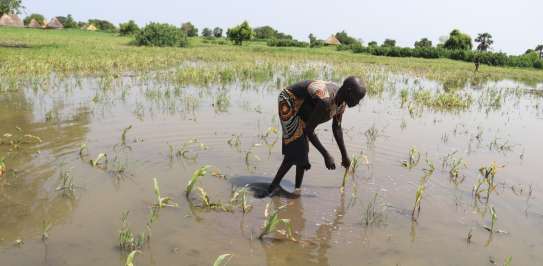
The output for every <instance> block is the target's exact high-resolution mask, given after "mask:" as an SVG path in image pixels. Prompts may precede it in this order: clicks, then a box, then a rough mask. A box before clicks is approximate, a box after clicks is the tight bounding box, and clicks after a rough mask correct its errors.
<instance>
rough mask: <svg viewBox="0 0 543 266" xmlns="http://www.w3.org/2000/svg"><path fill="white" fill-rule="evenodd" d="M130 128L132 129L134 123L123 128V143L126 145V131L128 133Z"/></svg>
mask: <svg viewBox="0 0 543 266" xmlns="http://www.w3.org/2000/svg"><path fill="white" fill-rule="evenodd" d="M130 129H132V125H129V126H128V127H126V128H124V129H123V133H122V135H121V145H126V133H128V130H130Z"/></svg>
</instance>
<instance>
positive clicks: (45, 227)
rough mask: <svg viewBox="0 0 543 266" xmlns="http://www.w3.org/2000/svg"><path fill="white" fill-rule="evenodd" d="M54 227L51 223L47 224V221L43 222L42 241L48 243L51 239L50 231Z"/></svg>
mask: <svg viewBox="0 0 543 266" xmlns="http://www.w3.org/2000/svg"><path fill="white" fill-rule="evenodd" d="M52 226H53V225H52V224H51V223H50V222H47V221H45V220H43V222H42V227H41V240H42V241H44V242H45V241H47V239H49V230H51V227H52Z"/></svg>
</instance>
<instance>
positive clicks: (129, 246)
mask: <svg viewBox="0 0 543 266" xmlns="http://www.w3.org/2000/svg"><path fill="white" fill-rule="evenodd" d="M144 244H145V233H141V234H140V235H139V236H134V234H133V233H132V231H130V228H129V226H128V211H125V212H123V213H122V215H121V230H120V231H119V247H120V248H121V249H122V250H126V251H134V250H136V249H139V248H142V247H143V245H144Z"/></svg>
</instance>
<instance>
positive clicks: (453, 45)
mask: <svg viewBox="0 0 543 266" xmlns="http://www.w3.org/2000/svg"><path fill="white" fill-rule="evenodd" d="M443 48H445V49H450V50H471V48H472V43H471V37H470V36H469V35H467V34H465V33H462V32H460V31H459V30H457V29H454V30H453V31H451V33H450V34H449V39H448V40H447V41H446V42H445V43H444V44H443Z"/></svg>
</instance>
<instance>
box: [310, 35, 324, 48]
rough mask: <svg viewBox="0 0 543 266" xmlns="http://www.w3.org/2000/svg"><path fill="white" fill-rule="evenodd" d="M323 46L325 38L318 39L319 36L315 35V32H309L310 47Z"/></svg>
mask: <svg viewBox="0 0 543 266" xmlns="http://www.w3.org/2000/svg"><path fill="white" fill-rule="evenodd" d="M321 46H324V41H323V40H318V39H317V37H315V35H313V33H310V34H309V47H310V48H317V47H321Z"/></svg>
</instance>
